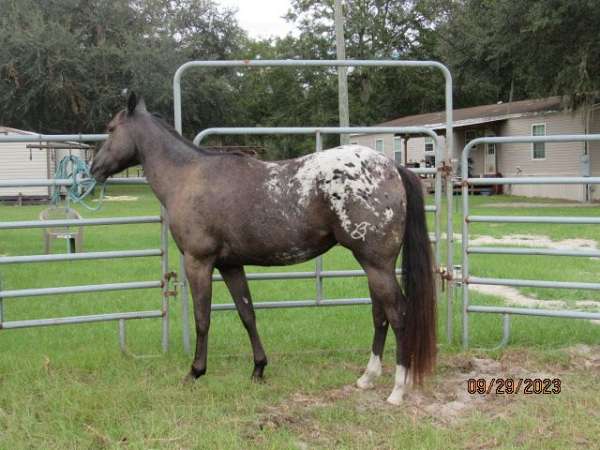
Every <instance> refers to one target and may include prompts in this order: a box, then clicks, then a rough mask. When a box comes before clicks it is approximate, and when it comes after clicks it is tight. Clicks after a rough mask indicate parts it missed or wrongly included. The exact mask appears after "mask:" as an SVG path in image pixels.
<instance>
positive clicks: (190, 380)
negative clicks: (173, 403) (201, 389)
mask: <svg viewBox="0 0 600 450" xmlns="http://www.w3.org/2000/svg"><path fill="white" fill-rule="evenodd" d="M194 381H196V378H195V377H194V375H192V373H191V372H190V373H188V374H187V375H186V376H185V377H183V380H181V384H183V385H184V386H192V385H193V384H194Z"/></svg>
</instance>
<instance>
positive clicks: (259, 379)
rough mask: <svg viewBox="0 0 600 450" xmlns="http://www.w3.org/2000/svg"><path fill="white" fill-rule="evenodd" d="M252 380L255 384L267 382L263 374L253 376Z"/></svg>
mask: <svg viewBox="0 0 600 450" xmlns="http://www.w3.org/2000/svg"><path fill="white" fill-rule="evenodd" d="M250 380H252V382H253V383H261V384H262V383H264V382H265V377H263V376H262V374H260V375H255V374H252V376H251V377H250Z"/></svg>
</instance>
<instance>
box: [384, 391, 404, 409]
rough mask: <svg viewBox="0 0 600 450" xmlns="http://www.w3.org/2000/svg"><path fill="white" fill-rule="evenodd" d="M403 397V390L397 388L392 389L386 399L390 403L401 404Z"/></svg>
mask: <svg viewBox="0 0 600 450" xmlns="http://www.w3.org/2000/svg"><path fill="white" fill-rule="evenodd" d="M403 398H404V391H403V390H402V389H398V390H396V389H394V390H393V391H392V393H391V394H390V396H389V397H388V398H387V400H386V401H387V402H388V403H389V404H390V405H394V406H400V405H401V404H402V399H403Z"/></svg>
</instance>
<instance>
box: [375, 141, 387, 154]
mask: <svg viewBox="0 0 600 450" xmlns="http://www.w3.org/2000/svg"><path fill="white" fill-rule="evenodd" d="M378 142H381V150H379V149H378V148H377V143H378ZM375 151H377V152H381V153H384V154H385V142H384V140H383V138H375Z"/></svg>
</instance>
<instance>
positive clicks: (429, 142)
mask: <svg viewBox="0 0 600 450" xmlns="http://www.w3.org/2000/svg"><path fill="white" fill-rule="evenodd" d="M425 152H433V138H430V137H426V138H425Z"/></svg>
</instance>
